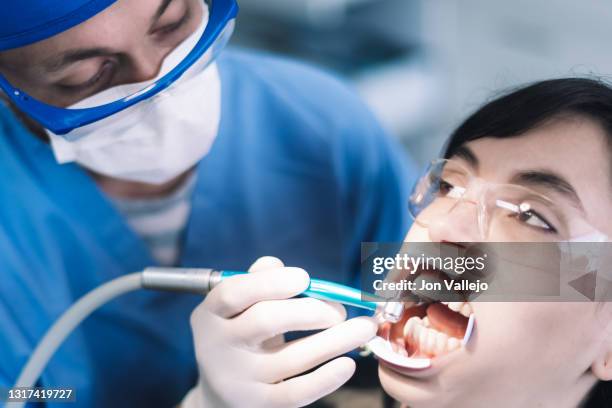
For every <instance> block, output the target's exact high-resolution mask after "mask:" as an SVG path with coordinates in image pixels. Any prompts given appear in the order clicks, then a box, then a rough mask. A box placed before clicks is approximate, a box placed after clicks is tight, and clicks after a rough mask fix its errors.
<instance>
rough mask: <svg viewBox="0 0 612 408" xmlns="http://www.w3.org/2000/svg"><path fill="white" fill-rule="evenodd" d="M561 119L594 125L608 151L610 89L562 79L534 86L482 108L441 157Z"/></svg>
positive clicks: (611, 124) (611, 128)
mask: <svg viewBox="0 0 612 408" xmlns="http://www.w3.org/2000/svg"><path fill="white" fill-rule="evenodd" d="M564 116H568V117H571V116H578V117H585V118H590V119H592V120H594V121H596V122H598V123H599V124H600V125H601V127H602V128H603V129H604V130H605V132H606V133H607V134H608V146H609V147H610V149H611V150H612V87H610V86H609V85H607V84H606V83H604V82H603V81H601V80H596V79H587V78H562V79H551V80H548V81H541V82H536V83H534V84H531V85H528V86H525V87H522V88H519V89H517V90H514V91H512V92H510V93H507V94H505V95H503V96H501V97H499V98H496V99H494V100H492V101H491V102H489V103H487V104H485V105H484V106H483V107H481V108H480V109H479V110H478V111H476V112H475V113H473V114H472V115H471V116H470V117H468V118H467V119H466V120H465V122H463V123H462V124H461V126H459V127H458V128H457V130H455V132H453V134H452V135H451V137H450V139H449V141H448V143H447V145H446V148H445V152H444V157H446V158H448V157H450V156H452V155H453V154H454V153H455V152H456V151H457V149H458V148H459V147H461V146H462V145H464V144H465V143H467V142H470V141H472V140H476V139H480V138H483V137H495V138H507V137H516V136H521V135H523V134H525V133H527V132H528V131H530V130H532V129H535V128H537V127H538V126H541V125H543V124H545V123H547V122H549V121H552V120H554V119H556V118H560V117H564Z"/></svg>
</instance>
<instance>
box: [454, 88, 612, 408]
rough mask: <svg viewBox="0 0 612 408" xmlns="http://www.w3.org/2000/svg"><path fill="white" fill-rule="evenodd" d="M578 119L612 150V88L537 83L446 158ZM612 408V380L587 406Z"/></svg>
mask: <svg viewBox="0 0 612 408" xmlns="http://www.w3.org/2000/svg"><path fill="white" fill-rule="evenodd" d="M572 116H575V117H584V118H589V119H592V120H594V121H595V122H597V123H599V125H600V126H601V127H602V129H603V130H604V131H605V132H606V134H607V135H608V138H607V141H608V147H609V149H610V151H611V152H612V87H610V86H609V85H607V84H606V83H604V82H603V81H601V80H596V79H586V78H563V79H552V80H548V81H542V82H537V83H534V84H532V85H529V86H526V87H522V88H519V89H517V90H514V91H512V92H510V93H507V94H505V95H503V96H501V97H498V98H497V99H494V100H492V101H491V102H489V103H487V104H485V105H484V106H483V107H481V108H480V109H479V110H478V111H476V112H475V113H474V114H472V115H471V116H470V117H468V118H467V120H465V122H463V123H462V124H461V126H459V127H458V128H457V130H455V132H454V133H453V134H452V135H451V137H450V139H449V141H448V143H447V144H446V147H445V151H444V157H445V158H449V157H451V156H453V155H454V154H455V153H456V152H457V150H458V149H459V148H460V147H461V146H463V145H464V144H465V143H467V142H470V141H472V140H477V139H481V138H484V137H494V138H510V137H516V136H521V135H523V134H525V133H527V132H528V131H530V130H533V129H536V128H537V127H538V126H541V125H543V124H545V123H548V122H550V121H552V120H554V119H557V118H561V117H572ZM611 163H612V160H611ZM611 167H612V166H611ZM610 406H612V381H605V382H604V381H599V382H598V383H597V384H596V385H595V387H594V388H593V389H592V390H591V392H590V394H589V396H588V398H587V400H586V402H585V404H584V405H583V406H582V407H583V408H601V407H610Z"/></svg>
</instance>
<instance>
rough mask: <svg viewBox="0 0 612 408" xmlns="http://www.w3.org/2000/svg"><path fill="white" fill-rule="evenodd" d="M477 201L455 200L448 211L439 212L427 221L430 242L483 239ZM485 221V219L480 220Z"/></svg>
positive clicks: (478, 240)
mask: <svg viewBox="0 0 612 408" xmlns="http://www.w3.org/2000/svg"><path fill="white" fill-rule="evenodd" d="M478 206H479V204H478V202H475V201H471V200H460V201H457V202H456V203H455V204H454V205H453V207H451V208H450V209H449V211H448V212H446V213H444V214H439V215H437V216H436V217H435V219H433V220H432V221H431V222H430V223H429V227H428V230H429V238H430V239H431V240H432V242H443V241H449V242H480V241H482V240H484V236H483V233H484V231H482V228H481V224H480V222H479V219H478V217H479V214H480V212H479V209H478ZM482 221H485V220H482Z"/></svg>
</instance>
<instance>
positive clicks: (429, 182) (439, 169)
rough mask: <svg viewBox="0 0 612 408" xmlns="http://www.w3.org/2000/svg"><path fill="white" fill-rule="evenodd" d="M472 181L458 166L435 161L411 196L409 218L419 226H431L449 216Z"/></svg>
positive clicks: (463, 169) (452, 163) (451, 162)
mask: <svg viewBox="0 0 612 408" xmlns="http://www.w3.org/2000/svg"><path fill="white" fill-rule="evenodd" d="M470 178H471V176H470V174H469V172H468V171H467V170H466V169H465V168H464V167H463V166H461V165H459V164H458V163H455V162H453V161H450V160H436V161H433V162H432V163H431V164H430V166H429V168H428V170H427V172H426V173H425V175H424V176H423V177H422V178H421V179H420V181H419V182H418V183H417V185H416V186H415V188H414V189H413V191H412V194H411V195H410V200H409V204H408V209H409V212H410V215H411V216H412V218H413V219H414V220H415V221H416V222H417V223H419V224H421V225H423V226H427V225H429V223H430V222H431V221H432V220H433V218H434V217H435V216H437V215H440V214H444V213H446V212H448V211H449V210H450V209H451V208H452V206H453V204H454V203H455V202H456V201H457V200H458V199H460V198H461V197H463V194H464V193H465V191H466V188H467V185H468V183H469V180H470Z"/></svg>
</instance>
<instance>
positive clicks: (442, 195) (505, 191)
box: [409, 159, 608, 242]
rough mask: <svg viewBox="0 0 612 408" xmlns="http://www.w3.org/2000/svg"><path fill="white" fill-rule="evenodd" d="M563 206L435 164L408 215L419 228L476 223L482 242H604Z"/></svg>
mask: <svg viewBox="0 0 612 408" xmlns="http://www.w3.org/2000/svg"><path fill="white" fill-rule="evenodd" d="M561 201H563V200H557V201H553V200H552V199H551V198H549V197H547V196H545V195H544V194H541V193H539V192H537V191H534V190H532V189H530V188H527V187H524V186H521V185H517V184H498V183H490V182H487V181H485V180H483V179H481V178H478V177H476V176H475V175H474V174H473V173H472V172H471V171H470V170H469V169H468V168H467V167H466V166H464V165H463V164H462V163H461V162H459V161H456V160H446V159H437V160H434V161H432V162H431V163H430V165H429V167H428V169H427V171H426V172H425V174H424V175H423V177H422V178H421V179H420V180H419V182H418V183H417V184H416V186H415V187H414V189H413V191H412V193H411V195H410V200H409V211H410V215H411V216H412V217H413V219H414V220H415V222H416V223H417V224H418V225H421V226H423V227H430V226H431V225H432V224H434V223H436V222H441V221H444V219H445V218H446V217H448V216H453V217H455V216H456V217H464V218H463V220H464V221H462V223H463V222H469V220H474V229H473V231H474V232H475V234H477V235H478V237H477V238H478V239H479V240H483V241H484V240H489V239H490V238H494V239H495V240H497V241H514V242H559V241H595V242H600V241H607V240H608V238H607V237H606V236H605V235H604V234H602V233H600V232H599V231H597V229H595V228H594V227H592V226H591V225H589V223H588V222H587V221H586V219H585V218H584V216H583V214H582V211H581V210H580V209H578V208H576V207H575V206H573V205H570V204H564V203H562V202H561ZM474 238H476V237H474Z"/></svg>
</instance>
